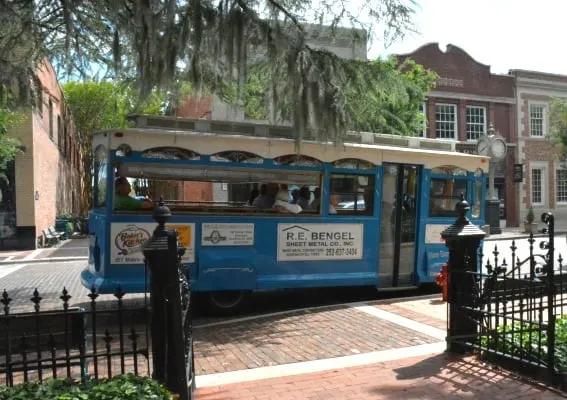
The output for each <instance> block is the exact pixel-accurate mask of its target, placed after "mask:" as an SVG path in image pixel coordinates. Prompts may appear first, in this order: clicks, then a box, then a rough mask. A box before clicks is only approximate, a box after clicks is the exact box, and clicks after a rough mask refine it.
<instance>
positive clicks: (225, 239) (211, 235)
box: [201, 224, 254, 246]
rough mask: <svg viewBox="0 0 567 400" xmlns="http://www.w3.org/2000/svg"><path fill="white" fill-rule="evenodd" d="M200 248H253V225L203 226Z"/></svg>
mask: <svg viewBox="0 0 567 400" xmlns="http://www.w3.org/2000/svg"><path fill="white" fill-rule="evenodd" d="M201 245H202V246H253V245H254V224H203V225H202V229H201Z"/></svg>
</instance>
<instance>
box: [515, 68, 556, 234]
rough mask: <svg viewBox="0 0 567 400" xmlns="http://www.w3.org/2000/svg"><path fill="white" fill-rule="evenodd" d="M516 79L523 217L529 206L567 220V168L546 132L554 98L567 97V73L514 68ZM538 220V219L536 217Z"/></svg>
mask: <svg viewBox="0 0 567 400" xmlns="http://www.w3.org/2000/svg"><path fill="white" fill-rule="evenodd" d="M510 75H511V76H513V77H514V78H515V81H516V101H517V105H518V108H517V110H518V111H517V124H518V156H519V163H522V164H523V172H524V181H523V182H522V188H521V191H520V202H519V204H520V218H521V221H523V220H524V219H525V216H526V214H527V211H528V208H529V207H530V206H531V207H533V209H534V213H535V215H536V218H539V215H541V213H542V212H543V211H548V210H552V211H553V212H554V214H556V216H557V219H556V221H557V224H558V225H561V226H563V227H564V226H566V225H567V223H566V222H565V221H567V169H565V166H564V165H562V163H561V162H560V160H559V153H558V151H557V149H556V148H555V147H554V146H553V144H552V142H550V141H549V140H548V139H547V138H546V135H547V134H548V133H549V116H548V111H549V105H550V101H551V100H552V99H553V98H567V76H565V75H554V74H546V73H541V72H535V71H523V70H511V71H510ZM536 222H539V220H536Z"/></svg>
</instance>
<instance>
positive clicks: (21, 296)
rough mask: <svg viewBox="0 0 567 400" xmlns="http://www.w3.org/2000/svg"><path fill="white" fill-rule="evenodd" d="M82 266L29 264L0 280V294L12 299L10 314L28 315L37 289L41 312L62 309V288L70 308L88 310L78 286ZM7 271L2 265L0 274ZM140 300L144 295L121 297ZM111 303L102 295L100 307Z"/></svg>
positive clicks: (110, 298)
mask: <svg viewBox="0 0 567 400" xmlns="http://www.w3.org/2000/svg"><path fill="white" fill-rule="evenodd" d="M85 266H86V262H85V261H75V262H64V263H55V262H52V263H41V264H29V265H26V266H25V267H23V268H22V269H20V270H18V271H16V272H14V273H11V274H9V275H8V276H5V277H3V278H2V279H0V292H1V291H3V290H6V291H7V292H8V294H9V296H10V298H12V303H11V304H10V308H11V310H12V312H21V311H31V310H32V309H33V303H32V302H31V301H30V298H31V297H32V296H33V292H34V290H35V289H36V288H37V290H38V292H39V294H40V296H41V297H42V301H41V309H42V310H49V309H60V308H62V302H61V300H60V299H59V296H61V292H62V290H63V287H65V288H66V289H67V291H68V292H69V294H70V295H71V296H72V297H71V300H70V301H69V305H70V306H82V307H88V303H89V301H90V299H89V298H88V297H87V295H88V293H89V291H88V290H87V289H86V288H84V287H83V286H82V285H81V282H80V279H79V276H80V273H81V271H82V270H83V269H84V268H85ZM9 267H10V266H3V265H2V266H0V271H1V269H2V268H9ZM142 298H143V295H140V294H129V295H126V296H125V297H124V302H125V303H130V302H139V301H140V299H142ZM112 301H115V298H114V296H112V295H102V296H100V297H99V299H98V303H99V304H100V307H105V306H111V302H112ZM105 303H106V304H105Z"/></svg>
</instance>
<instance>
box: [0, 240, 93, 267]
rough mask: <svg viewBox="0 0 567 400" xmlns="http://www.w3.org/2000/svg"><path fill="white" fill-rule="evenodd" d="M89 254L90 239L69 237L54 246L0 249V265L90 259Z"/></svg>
mask: <svg viewBox="0 0 567 400" xmlns="http://www.w3.org/2000/svg"><path fill="white" fill-rule="evenodd" d="M88 255H89V241H88V239H85V238H79V239H68V240H65V241H62V242H61V243H60V244H59V245H57V246H54V247H47V248H42V249H36V250H23V251H16V250H8V251H0V265H2V264H20V263H25V264H32V263H46V262H66V261H81V260H88Z"/></svg>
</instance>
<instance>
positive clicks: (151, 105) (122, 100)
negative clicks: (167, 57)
mask: <svg viewBox="0 0 567 400" xmlns="http://www.w3.org/2000/svg"><path fill="white" fill-rule="evenodd" d="M63 93H64V94H65V100H66V101H67V105H68V106H69V108H70V110H71V113H72V115H73V122H74V124H75V128H76V130H77V133H78V135H79V137H80V138H81V140H82V146H81V148H82V152H83V162H84V174H83V177H84V188H85V192H84V193H82V194H81V214H83V215H84V214H85V213H86V212H87V211H88V210H90V209H91V204H90V202H91V198H92V196H91V186H92V175H91V173H92V171H91V168H92V143H91V135H92V134H93V133H95V132H98V131H102V130H105V129H111V128H126V127H128V126H130V122H129V121H128V120H127V117H128V115H130V114H132V113H143V114H152V115H157V114H162V113H163V111H164V109H165V107H166V100H165V95H164V94H163V93H161V92H157V91H156V92H153V93H152V94H151V95H149V96H148V97H146V98H145V99H144V100H143V101H140V100H139V96H138V92H137V90H136V88H135V87H134V86H133V85H132V84H131V83H122V84H119V83H114V82H108V81H105V82H94V81H90V82H68V83H65V84H64V85H63Z"/></svg>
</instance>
